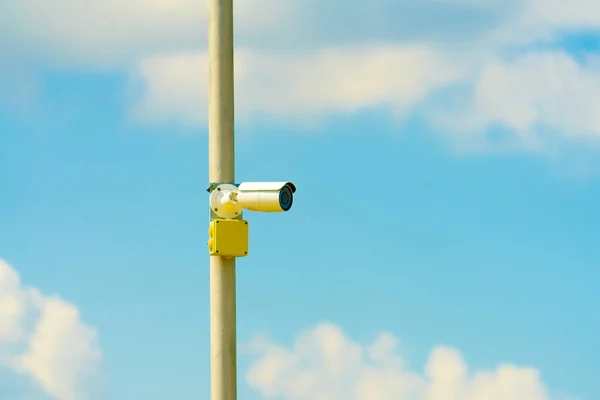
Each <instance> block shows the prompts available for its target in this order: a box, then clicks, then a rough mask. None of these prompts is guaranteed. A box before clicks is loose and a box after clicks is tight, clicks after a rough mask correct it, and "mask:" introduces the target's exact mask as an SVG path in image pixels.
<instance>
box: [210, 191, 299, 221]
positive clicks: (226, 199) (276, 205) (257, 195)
mask: <svg viewBox="0 0 600 400" xmlns="http://www.w3.org/2000/svg"><path fill="white" fill-rule="evenodd" d="M295 192H296V186H295V185H294V184H293V183H292V182H244V183H241V184H239V185H238V186H235V185H231V184H222V185H219V186H217V187H216V189H214V190H213V191H212V192H211V194H210V207H211V209H212V211H213V212H214V213H215V214H216V215H218V216H219V217H221V218H235V217H236V216H238V215H239V214H240V213H241V212H242V210H250V211H262V212H282V211H288V210H289V209H290V208H292V204H293V202H294V193H295Z"/></svg>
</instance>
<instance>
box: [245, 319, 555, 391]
mask: <svg viewBox="0 0 600 400" xmlns="http://www.w3.org/2000/svg"><path fill="white" fill-rule="evenodd" d="M397 347H398V342H397V340H396V339H395V338H394V337H393V336H392V335H390V334H388V333H383V334H381V335H380V336H379V337H378V338H377V339H376V340H375V341H374V342H373V343H372V344H369V345H366V346H365V345H361V344H359V343H356V342H353V341H352V340H351V339H349V338H348V337H346V336H345V335H344V333H343V332H342V331H341V330H340V329H339V328H338V327H336V326H334V325H331V324H322V325H319V326H317V327H315V328H314V329H311V330H308V331H305V332H303V333H302V334H300V335H299V336H298V337H297V339H296V340H295V342H294V343H293V345H292V346H291V348H286V347H284V346H282V345H279V344H277V343H272V342H270V341H269V340H267V339H265V338H257V339H255V340H254V341H253V343H252V344H251V350H252V351H253V352H254V354H255V357H256V358H255V359H254V361H253V363H252V365H251V367H250V369H249V371H248V373H247V375H246V379H247V382H248V384H249V385H250V386H251V387H253V388H254V389H256V390H257V391H258V392H260V393H261V395H262V396H263V398H265V399H282V400H283V399H285V400H338V399H339V400H350V399H352V400H372V399H377V400H550V399H552V398H554V397H551V395H550V394H549V392H548V390H547V389H546V388H545V387H544V384H543V383H542V381H541V379H540V374H539V372H538V371H537V370H536V369H533V368H522V367H517V366H514V365H510V364H502V365H500V366H498V367H497V368H496V369H495V370H491V371H469V368H468V366H467V364H466V363H465V361H464V359H463V357H462V355H461V354H460V352H459V351H458V350H455V349H452V348H449V347H437V348H435V349H434V350H433V351H432V352H431V354H430V356H429V359H428V361H427V363H426V366H425V368H424V371H423V372H411V371H409V370H408V369H407V368H406V366H405V365H404V360H403V358H402V357H401V356H400V355H399V354H398V351H397Z"/></svg>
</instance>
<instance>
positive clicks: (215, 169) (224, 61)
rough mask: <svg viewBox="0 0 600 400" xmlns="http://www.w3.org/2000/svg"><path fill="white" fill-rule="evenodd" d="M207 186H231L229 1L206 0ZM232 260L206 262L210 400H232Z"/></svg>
mask: <svg viewBox="0 0 600 400" xmlns="http://www.w3.org/2000/svg"><path fill="white" fill-rule="evenodd" d="M208 54H209V63H210V64H209V79H210V84H209V102H208V103H209V134H208V164H209V165H208V167H209V180H210V182H219V183H223V182H228V183H233V182H234V181H235V172H234V169H235V163H234V132H233V128H234V103H233V99H234V97H233V0H209V16H208ZM235 303H236V300H235V258H233V257H231V258H226V257H218V256H211V257H210V374H211V400H236V398H237V366H236V363H237V360H236V357H237V355H236V310H235V308H236V304H235Z"/></svg>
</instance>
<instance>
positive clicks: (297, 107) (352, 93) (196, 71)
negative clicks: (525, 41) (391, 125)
mask: <svg viewBox="0 0 600 400" xmlns="http://www.w3.org/2000/svg"><path fill="white" fill-rule="evenodd" d="M207 66H208V63H207V58H206V55H205V54H193V53H184V54H177V55H169V56H164V57H155V58H148V59H146V60H145V61H144V62H143V63H142V65H141V66H140V68H139V69H138V70H137V71H136V73H135V75H134V79H135V81H136V82H137V84H138V85H141V88H142V89H141V92H140V93H139V94H140V97H139V98H138V102H137V103H136V105H135V108H134V114H135V115H136V116H137V117H138V118H142V119H148V120H152V121H161V120H182V121H185V122H187V123H190V124H201V123H204V122H205V121H206V112H207V107H208V106H207V95H208V70H207ZM463 67H464V66H462V65H461V64H460V63H458V62H451V61H448V60H447V59H445V58H444V57H443V56H442V55H441V54H438V53H436V52H434V51H432V50H431V49H429V48H427V47H424V46H393V45H378V46H365V47H364V48H360V47H351V48H347V49H346V48H334V49H324V50H320V51H315V52H309V53H301V54H280V55H273V54H269V53H257V52H253V51H240V52H238V53H237V58H236V111H237V115H238V116H239V117H241V118H242V119H244V118H245V117H248V116H254V115H258V116H268V117H271V118H273V117H275V118H277V117H282V118H284V117H285V118H299V117H300V118H301V117H318V116H320V115H322V114H324V113H330V112H333V113H352V112H356V111H358V110H361V109H364V108H369V107H385V108H388V109H390V110H392V111H395V112H400V111H402V110H404V112H406V109H409V108H410V107H411V106H413V105H414V104H416V103H418V102H419V101H421V100H423V99H425V98H426V97H427V95H428V94H429V93H430V92H431V91H432V90H434V89H436V88H437V87H440V86H443V85H444V84H447V83H448V82H451V81H453V80H454V79H456V78H457V77H458V76H461V74H462V73H463V71H462V69H463Z"/></svg>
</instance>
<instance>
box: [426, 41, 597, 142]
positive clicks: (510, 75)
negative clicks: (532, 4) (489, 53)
mask: <svg viewBox="0 0 600 400" xmlns="http://www.w3.org/2000/svg"><path fill="white" fill-rule="evenodd" d="M599 93H600V69H599V68H597V67H596V65H595V63H594V62H593V60H592V59H589V60H587V62H585V63H581V62H578V61H577V60H575V59H574V58H573V57H571V56H570V55H569V54H567V53H565V52H562V51H543V52H533V51H532V52H528V53H525V54H523V55H520V56H516V57H514V58H512V59H504V60H503V59H494V60H490V61H488V62H487V63H486V64H485V65H484V66H483V68H482V70H481V73H480V74H479V76H478V77H477V78H476V79H475V82H474V86H473V91H472V96H471V100H470V104H468V105H467V106H466V107H465V108H464V109H462V110H450V111H442V112H440V111H438V113H437V114H434V115H435V116H434V118H435V119H436V120H437V122H439V123H441V124H442V126H444V127H447V128H450V129H451V131H452V132H454V133H457V132H460V133H462V135H463V139H464V138H465V137H466V138H467V139H472V136H473V135H476V136H477V135H479V136H481V135H482V134H483V133H485V132H486V131H487V130H488V129H489V128H490V127H493V126H503V127H505V128H507V129H509V130H510V131H511V132H513V133H514V134H515V135H516V136H517V137H518V139H519V141H520V142H521V143H526V144H528V145H530V146H532V147H533V148H538V149H540V147H542V148H543V147H544V145H545V139H544V138H545V137H547V136H548V131H550V132H553V133H554V134H557V133H560V135H562V136H563V137H565V138H568V139H577V140H592V139H598V138H600V94H599ZM541 132H544V134H541Z"/></svg>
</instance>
